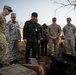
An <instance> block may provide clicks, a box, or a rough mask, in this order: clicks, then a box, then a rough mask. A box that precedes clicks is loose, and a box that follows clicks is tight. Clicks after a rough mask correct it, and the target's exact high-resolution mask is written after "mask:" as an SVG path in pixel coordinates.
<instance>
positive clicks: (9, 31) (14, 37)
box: [6, 13, 21, 65]
mask: <svg viewBox="0 0 76 75" xmlns="http://www.w3.org/2000/svg"><path fill="white" fill-rule="evenodd" d="M19 29H20V27H19V24H18V22H17V21H16V13H12V14H11V20H10V21H8V23H7V27H6V40H7V41H8V43H9V62H10V64H11V65H12V64H13V63H15V62H16V61H17V52H18V41H19V40H21V34H20V30H19Z"/></svg>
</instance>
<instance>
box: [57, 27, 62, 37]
mask: <svg viewBox="0 0 76 75" xmlns="http://www.w3.org/2000/svg"><path fill="white" fill-rule="evenodd" d="M58 33H59V34H58V36H60V34H61V27H60V26H59V29H58Z"/></svg>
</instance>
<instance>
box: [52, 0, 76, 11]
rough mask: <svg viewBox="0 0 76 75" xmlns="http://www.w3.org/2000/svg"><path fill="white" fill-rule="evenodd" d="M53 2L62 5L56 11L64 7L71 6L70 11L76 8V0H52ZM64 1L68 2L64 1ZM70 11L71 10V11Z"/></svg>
mask: <svg viewBox="0 0 76 75" xmlns="http://www.w3.org/2000/svg"><path fill="white" fill-rule="evenodd" d="M51 1H52V2H53V3H56V4H59V5H60V6H59V7H58V8H56V9H55V12H56V11H57V10H58V9H60V8H63V7H69V8H70V11H72V10H75V9H76V0H59V1H58V0H51ZM64 1H65V2H66V3H64ZM70 11H69V12H70Z"/></svg>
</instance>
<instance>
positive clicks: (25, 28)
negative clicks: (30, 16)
mask: <svg viewBox="0 0 76 75" xmlns="http://www.w3.org/2000/svg"><path fill="white" fill-rule="evenodd" d="M27 25H28V24H27V22H25V24H24V27H23V40H24V39H27V37H26V36H27Z"/></svg>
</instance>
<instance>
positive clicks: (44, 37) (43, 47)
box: [41, 24, 49, 56]
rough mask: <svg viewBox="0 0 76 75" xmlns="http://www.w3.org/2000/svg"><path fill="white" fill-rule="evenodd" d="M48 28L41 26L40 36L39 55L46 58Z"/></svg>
mask: <svg viewBox="0 0 76 75" xmlns="http://www.w3.org/2000/svg"><path fill="white" fill-rule="evenodd" d="M48 40H49V38H48V28H47V25H46V24H43V25H42V36H41V54H42V56H47V44H48Z"/></svg>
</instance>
